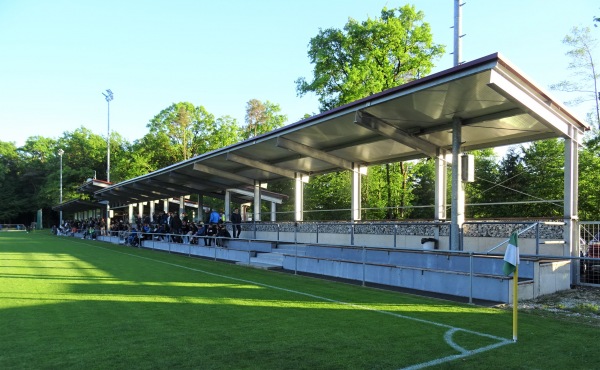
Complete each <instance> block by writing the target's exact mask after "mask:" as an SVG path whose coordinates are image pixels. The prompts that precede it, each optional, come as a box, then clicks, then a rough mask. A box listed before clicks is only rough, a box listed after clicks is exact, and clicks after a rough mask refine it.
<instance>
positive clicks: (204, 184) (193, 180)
mask: <svg viewBox="0 0 600 370" xmlns="http://www.w3.org/2000/svg"><path fill="white" fill-rule="evenodd" d="M169 177H172V178H174V179H176V180H177V181H178V182H179V183H180V184H181V185H184V186H189V187H192V188H194V189H198V190H199V191H207V190H210V189H211V188H217V189H225V188H226V187H227V186H225V185H223V184H219V183H216V182H214V181H208V180H204V179H202V180H200V179H198V178H197V177H193V176H190V175H186V174H182V173H178V172H170V173H169ZM198 182H199V183H198Z"/></svg>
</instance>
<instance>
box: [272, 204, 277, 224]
mask: <svg viewBox="0 0 600 370" xmlns="http://www.w3.org/2000/svg"><path fill="white" fill-rule="evenodd" d="M271 221H272V222H275V221H277V203H275V202H271Z"/></svg>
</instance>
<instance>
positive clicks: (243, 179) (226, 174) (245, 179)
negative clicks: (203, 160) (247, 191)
mask: <svg viewBox="0 0 600 370" xmlns="http://www.w3.org/2000/svg"><path fill="white" fill-rule="evenodd" d="M194 170H195V171H199V172H204V173H207V174H209V175H213V176H217V177H222V178H225V179H229V180H233V181H237V182H241V183H242V184H247V185H254V179H251V178H249V177H245V176H240V175H237V174H235V173H230V172H227V171H223V170H219V169H216V168H212V167H209V166H207V165H204V164H200V163H194Z"/></svg>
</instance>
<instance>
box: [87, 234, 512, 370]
mask: <svg viewBox="0 0 600 370" xmlns="http://www.w3.org/2000/svg"><path fill="white" fill-rule="evenodd" d="M84 244H85V243H84ZM85 245H89V244H85ZM94 247H96V248H100V249H104V250H108V251H111V252H115V253H120V254H124V255H127V256H131V257H137V258H141V259H145V260H149V261H153V262H158V263H162V264H165V265H169V266H174V267H178V268H182V269H186V270H190V271H195V272H200V273H203V274H206V275H211V276H215V277H219V278H224V279H229V280H234V281H239V282H243V283H249V284H254V285H258V286H262V287H265V288H271V289H275V290H281V291H284V292H288V293H293V294H299V295H303V296H306V297H311V298H315V299H318V300H322V301H326V302H331V303H336V304H340V305H345V306H350V307H354V308H359V309H361V310H365V311H372V312H377V313H381V314H385V315H391V316H394V317H398V318H401V319H406V320H412V321H416V322H420V323H423V324H428V325H434V326H438V327H442V328H447V329H448V331H447V332H446V333H445V334H444V341H445V342H446V343H447V344H448V345H449V346H450V347H451V348H453V349H455V350H456V351H458V352H460V353H459V354H458V355H452V356H447V357H442V358H438V359H435V360H432V361H429V362H424V363H421V364H415V365H412V366H409V367H405V368H403V369H410V370H413V369H423V368H426V367H429V366H434V365H439V364H442V363H444V362H450V361H454V360H458V359H461V358H465V357H469V356H473V355H475V354H478V353H482V352H486V351H489V350H492V349H495V348H498V347H502V346H505V345H507V344H511V343H514V341H512V340H509V339H506V338H501V337H497V336H495V335H491V334H486V333H479V332H476V331H473V330H468V329H463V328H459V327H455V326H452V325H447V324H442V323H439V322H435V321H429V320H425V319H419V318H416V317H411V316H405V315H401V314H398V313H394V312H389V311H382V310H378V309H375V308H372V307H367V306H362V305H359V304H355V303H348V302H342V301H338V300H335V299H331V298H327V297H322V296H318V295H314V294H310V293H306V292H301V291H297V290H292V289H287V288H282V287H278V286H274V285H269V284H264V283H259V282H257V281H252V280H246V279H240V278H236V277H233V276H227V275H221V274H216V273H214V272H209V271H205V270H201V269H196V268H192V267H188V266H183V265H178V264H176V263H171V262H165V261H161V260H157V259H154V258H150V257H144V256H139V255H135V254H131V253H126V252H120V251H115V250H113V249H108V248H105V247H100V246H94ZM459 331H462V332H465V333H469V334H473V335H479V336H482V337H486V338H490V339H494V340H497V341H498V343H495V344H492V345H489V346H485V347H481V348H478V349H474V350H466V349H464V348H462V347H460V346H459V345H457V344H456V343H454V340H453V339H452V337H453V335H454V334H455V333H457V332H459Z"/></svg>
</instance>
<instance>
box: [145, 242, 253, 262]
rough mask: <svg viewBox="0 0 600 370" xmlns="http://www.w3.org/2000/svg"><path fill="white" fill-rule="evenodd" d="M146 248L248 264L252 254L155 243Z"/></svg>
mask: <svg viewBox="0 0 600 370" xmlns="http://www.w3.org/2000/svg"><path fill="white" fill-rule="evenodd" d="M144 248H148V249H155V250H161V251H165V252H171V253H178V254H185V255H190V256H198V257H206V258H217V259H222V260H228V261H238V262H248V261H249V260H250V255H251V252H250V251H247V250H238V249H228V248H220V247H216V248H215V247H214V246H204V245H196V244H179V243H167V242H155V243H149V242H146V243H145V244H144Z"/></svg>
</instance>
